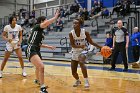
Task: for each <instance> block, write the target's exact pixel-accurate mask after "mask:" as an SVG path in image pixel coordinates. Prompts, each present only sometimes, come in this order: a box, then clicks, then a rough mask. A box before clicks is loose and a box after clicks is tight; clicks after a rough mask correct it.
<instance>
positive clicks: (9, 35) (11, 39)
mask: <svg viewBox="0 0 140 93" xmlns="http://www.w3.org/2000/svg"><path fill="white" fill-rule="evenodd" d="M9 23H10V24H9V25H6V26H5V27H4V31H3V33H2V37H3V39H4V40H5V41H7V43H6V48H5V55H4V59H3V61H2V64H1V66H0V78H2V72H3V69H4V67H5V65H6V62H7V60H8V58H9V57H10V55H11V52H13V51H15V53H16V54H17V56H18V59H19V62H20V65H21V68H22V75H23V76H24V77H25V76H26V75H27V74H26V72H25V69H24V63H23V59H22V50H21V48H20V45H21V42H22V28H21V26H20V25H17V24H16V17H14V16H12V17H10V18H9Z"/></svg>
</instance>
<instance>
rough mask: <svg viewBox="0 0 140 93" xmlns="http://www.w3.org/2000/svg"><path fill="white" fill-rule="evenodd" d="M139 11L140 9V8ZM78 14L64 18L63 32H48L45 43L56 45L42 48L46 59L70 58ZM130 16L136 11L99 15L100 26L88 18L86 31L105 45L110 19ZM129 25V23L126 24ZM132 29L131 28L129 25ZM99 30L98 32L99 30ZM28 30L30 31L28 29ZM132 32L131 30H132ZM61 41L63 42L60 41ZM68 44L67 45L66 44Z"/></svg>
mask: <svg viewBox="0 0 140 93" xmlns="http://www.w3.org/2000/svg"><path fill="white" fill-rule="evenodd" d="M109 10H110V11H112V8H109ZM138 11H140V10H139V9H138ZM75 16H76V14H72V15H70V16H69V20H68V18H63V22H64V29H63V31H62V32H55V31H51V32H49V33H48V34H46V36H45V40H44V41H43V43H45V44H48V45H52V46H56V49H55V50H49V49H45V48H42V49H41V52H42V56H43V58H44V59H46V58H55V59H57V58H63V59H66V60H70V56H71V54H69V52H70V51H71V46H70V41H69V32H70V31H71V30H72V24H73V19H74V18H75ZM130 17H135V13H134V12H131V13H130V15H128V16H126V17H117V15H116V14H114V15H111V17H110V18H108V19H104V18H102V17H99V18H98V19H97V22H98V27H97V25H95V26H94V27H92V25H91V24H92V21H94V20H87V21H85V22H84V25H85V27H84V28H85V29H86V31H88V32H89V33H90V34H91V37H92V38H93V41H94V42H97V43H99V44H100V45H104V43H105V37H106V34H105V33H106V32H108V31H111V27H110V25H111V23H110V21H114V22H115V23H116V22H117V20H119V19H121V20H123V22H126V23H127V24H130V23H128V19H129V18H130ZM131 24H134V21H132V22H131ZM126 26H128V25H126ZM128 28H129V29H130V30H131V28H130V27H128ZM26 30H30V28H27V29H26ZM97 30H98V32H97ZM26 32H28V31H26ZM130 32H131V31H130ZM0 40H1V42H0V49H1V50H3V51H4V47H5V41H3V39H2V37H0ZM60 41H61V43H60ZM66 41H67V42H66ZM66 44H67V45H66ZM23 56H24V57H25V53H24V52H23ZM92 58H93V60H92V62H93V63H94V60H96V62H97V60H99V61H100V60H102V57H101V56H99V55H98V56H97V55H93V57H92Z"/></svg>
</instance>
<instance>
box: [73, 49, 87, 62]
mask: <svg viewBox="0 0 140 93" xmlns="http://www.w3.org/2000/svg"><path fill="white" fill-rule="evenodd" d="M87 53H88V51H72V60H75V61H79V59H78V57H79V55H80V54H84V55H85V56H87Z"/></svg>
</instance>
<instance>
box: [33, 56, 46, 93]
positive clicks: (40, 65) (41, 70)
mask: <svg viewBox="0 0 140 93" xmlns="http://www.w3.org/2000/svg"><path fill="white" fill-rule="evenodd" d="M30 61H31V63H32V64H33V65H34V66H35V67H36V75H37V76H38V77H37V78H39V82H40V86H41V88H40V90H41V92H42V93H48V92H47V90H46V86H45V84H44V64H43V63H42V61H41V59H40V57H39V56H38V55H33V56H32V57H31V58H30Z"/></svg>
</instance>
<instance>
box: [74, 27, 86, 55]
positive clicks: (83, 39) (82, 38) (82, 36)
mask: <svg viewBox="0 0 140 93" xmlns="http://www.w3.org/2000/svg"><path fill="white" fill-rule="evenodd" d="M71 33H72V36H73V38H74V41H75V45H86V43H87V41H86V35H85V29H81V33H80V36H79V37H77V35H76V33H75V30H72V31H71ZM72 51H73V52H77V51H79V52H80V51H83V49H82V48H72Z"/></svg>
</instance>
